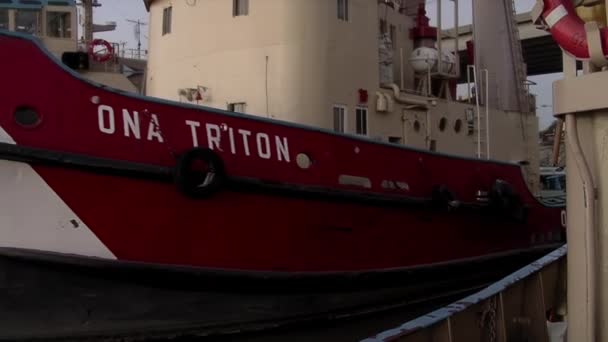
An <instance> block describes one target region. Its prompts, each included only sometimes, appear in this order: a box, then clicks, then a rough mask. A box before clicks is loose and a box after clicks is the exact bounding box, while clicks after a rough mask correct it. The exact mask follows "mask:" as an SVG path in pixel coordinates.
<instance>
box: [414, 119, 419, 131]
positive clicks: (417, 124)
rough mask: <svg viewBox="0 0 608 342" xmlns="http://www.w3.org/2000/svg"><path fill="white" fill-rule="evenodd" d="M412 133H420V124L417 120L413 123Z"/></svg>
mask: <svg viewBox="0 0 608 342" xmlns="http://www.w3.org/2000/svg"><path fill="white" fill-rule="evenodd" d="M414 131H415V132H420V122H418V120H416V121H414Z"/></svg>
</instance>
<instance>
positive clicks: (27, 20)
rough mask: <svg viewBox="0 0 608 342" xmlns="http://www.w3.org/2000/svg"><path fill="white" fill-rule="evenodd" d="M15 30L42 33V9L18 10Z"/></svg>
mask: <svg viewBox="0 0 608 342" xmlns="http://www.w3.org/2000/svg"><path fill="white" fill-rule="evenodd" d="M15 31H17V32H22V33H28V34H36V35H38V34H40V11H35V10H18V11H16V12H15Z"/></svg>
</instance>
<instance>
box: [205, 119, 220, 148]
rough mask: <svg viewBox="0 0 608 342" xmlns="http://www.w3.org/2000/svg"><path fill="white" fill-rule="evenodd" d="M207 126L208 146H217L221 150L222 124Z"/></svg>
mask: <svg viewBox="0 0 608 342" xmlns="http://www.w3.org/2000/svg"><path fill="white" fill-rule="evenodd" d="M205 127H207V146H209V148H210V149H212V150H214V149H216V148H217V149H218V150H219V151H221V150H222V149H221V148H220V140H221V139H222V131H221V130H220V126H218V125H214V124H206V125H205ZM214 132H215V133H214Z"/></svg>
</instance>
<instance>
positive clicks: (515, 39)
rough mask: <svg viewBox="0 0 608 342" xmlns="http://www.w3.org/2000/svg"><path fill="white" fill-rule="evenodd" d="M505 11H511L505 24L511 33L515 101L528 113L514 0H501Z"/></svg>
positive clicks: (528, 101)
mask: <svg viewBox="0 0 608 342" xmlns="http://www.w3.org/2000/svg"><path fill="white" fill-rule="evenodd" d="M503 3H504V6H505V13H511V14H512V15H511V16H510V18H508V19H507V26H508V27H509V29H510V31H511V34H510V35H509V40H510V44H511V53H512V54H513V64H514V65H513V70H514V71H515V81H516V84H517V101H518V103H519V110H520V111H521V112H522V113H530V98H529V95H528V87H527V84H526V83H527V71H526V64H525V61H524V55H523V52H522V48H521V40H520V36H519V28H518V27H517V11H516V9H515V0H503Z"/></svg>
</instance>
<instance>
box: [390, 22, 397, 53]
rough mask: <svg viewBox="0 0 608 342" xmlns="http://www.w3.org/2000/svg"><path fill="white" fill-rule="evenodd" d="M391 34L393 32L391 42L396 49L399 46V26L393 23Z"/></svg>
mask: <svg viewBox="0 0 608 342" xmlns="http://www.w3.org/2000/svg"><path fill="white" fill-rule="evenodd" d="M390 34H391V43H393V49H394V48H396V47H397V44H396V43H395V42H396V41H397V26H395V25H391V30H390Z"/></svg>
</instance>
